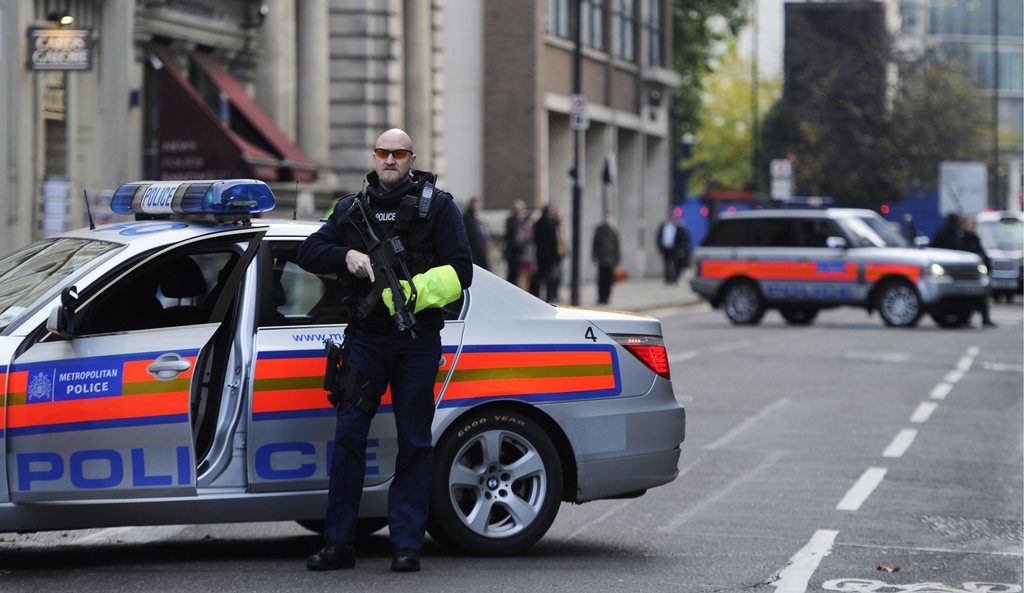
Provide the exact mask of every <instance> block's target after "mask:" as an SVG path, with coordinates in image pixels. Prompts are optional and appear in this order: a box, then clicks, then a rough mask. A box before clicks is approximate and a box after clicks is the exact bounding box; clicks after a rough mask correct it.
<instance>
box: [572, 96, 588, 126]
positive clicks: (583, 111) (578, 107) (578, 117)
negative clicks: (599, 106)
mask: <svg viewBox="0 0 1024 593" xmlns="http://www.w3.org/2000/svg"><path fill="white" fill-rule="evenodd" d="M570 101H571V103H572V105H571V107H570V110H569V125H570V127H572V129H574V130H586V129H587V128H589V127H590V118H589V117H587V96H586V95H584V94H582V93H574V94H573V95H570Z"/></svg>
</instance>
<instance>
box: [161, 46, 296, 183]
mask: <svg viewBox="0 0 1024 593" xmlns="http://www.w3.org/2000/svg"><path fill="white" fill-rule="evenodd" d="M150 49H151V50H152V51H153V53H154V54H155V55H156V56H157V57H158V58H159V59H160V61H161V62H162V65H161V67H160V68H158V70H157V77H158V82H157V105H156V109H157V129H156V136H157V139H158V142H157V176H158V177H159V178H160V179H226V178H232V177H236V178H237V177H250V178H255V179H261V180H264V181H277V180H278V179H280V176H279V173H278V166H279V161H280V159H278V158H277V157H276V156H275V155H273V154H271V153H270V152H268V151H266V150H263V149H261V148H259V147H258V146H256V145H254V144H253V143H251V142H249V141H247V140H245V139H244V138H242V136H240V135H239V134H238V133H236V132H234V131H233V130H231V129H230V128H228V127H227V126H226V125H225V124H224V122H222V121H221V119H220V118H219V117H217V114H216V113H214V111H213V110H212V109H211V108H210V107H209V106H208V105H207V104H206V103H205V102H204V101H203V99H202V97H200V96H199V94H198V93H197V92H196V90H195V89H194V88H192V85H191V84H189V82H188V80H186V79H185V77H184V76H183V75H182V74H181V72H180V71H179V70H178V69H177V68H176V67H175V65H174V60H173V59H172V57H171V55H170V53H169V52H168V51H167V50H166V49H165V48H162V47H160V46H151V48H150Z"/></svg>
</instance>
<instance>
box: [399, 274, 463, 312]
mask: <svg viewBox="0 0 1024 593" xmlns="http://www.w3.org/2000/svg"><path fill="white" fill-rule="evenodd" d="M399 283H400V284H401V285H402V292H403V293H405V295H404V298H403V300H406V301H407V300H409V295H410V294H412V291H411V290H410V289H409V283H408V282H406V281H405V280H399ZM412 283H413V286H415V287H416V303H415V304H414V306H413V311H412V312H413V314H416V313H419V312H420V311H422V310H424V309H426V308H427V307H435V308H440V307H443V306H445V305H447V304H448V303H453V302H455V301H457V300H459V297H460V296H462V284H460V283H459V275H458V274H456V273H455V268H453V267H451V266H450V265H447V266H438V267H436V268H430V269H429V270H427V271H426V272H423V273H422V274H416V275H415V276H413V277H412ZM380 297H381V300H383V301H384V305H385V306H386V307H387V308H388V313H390V314H391V315H394V314H395V302H394V298H393V296H392V294H391V289H390V288H385V289H384V290H382V291H381V295H380Z"/></svg>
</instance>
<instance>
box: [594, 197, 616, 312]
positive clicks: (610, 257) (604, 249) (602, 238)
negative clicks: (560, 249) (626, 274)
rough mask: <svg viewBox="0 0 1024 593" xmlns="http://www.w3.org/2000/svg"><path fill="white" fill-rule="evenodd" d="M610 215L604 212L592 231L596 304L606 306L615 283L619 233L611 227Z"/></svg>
mask: <svg viewBox="0 0 1024 593" xmlns="http://www.w3.org/2000/svg"><path fill="white" fill-rule="evenodd" d="M612 220H613V219H612V214H611V212H606V213H605V215H604V219H603V220H602V221H601V224H600V225H599V226H598V227H597V228H596V229H594V244H593V251H592V254H593V259H594V262H595V263H596V264H597V302H598V304H600V305H606V304H608V300H609V299H611V296H612V283H614V282H615V266H617V265H619V261H620V260H621V252H620V251H619V232H618V231H616V230H615V227H613V226H612Z"/></svg>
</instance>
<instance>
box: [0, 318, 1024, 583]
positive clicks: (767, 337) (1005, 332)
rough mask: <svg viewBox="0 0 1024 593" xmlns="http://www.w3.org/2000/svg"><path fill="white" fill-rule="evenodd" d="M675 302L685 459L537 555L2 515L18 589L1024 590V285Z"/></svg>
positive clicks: (1, 578) (2, 559) (564, 513)
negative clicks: (939, 315) (988, 308)
mask: <svg viewBox="0 0 1024 593" xmlns="http://www.w3.org/2000/svg"><path fill="white" fill-rule="evenodd" d="M657 315H658V316H659V317H660V318H662V320H663V323H664V329H665V334H666V341H667V343H668V346H669V353H670V360H671V363H672V378H673V383H674V385H675V389H676V395H677V397H678V398H679V400H680V401H682V402H683V403H684V405H686V407H687V414H688V426H687V429H688V431H687V440H686V442H685V443H684V444H683V453H682V457H681V459H680V461H679V470H680V474H679V477H678V479H676V480H675V481H674V482H672V483H671V484H669V485H667V486H663V487H661V488H657V489H654V490H651V491H650V492H648V493H647V494H646V495H645V496H643V497H640V498H637V499H632V500H613V501H601V502H595V503H589V504H585V505H579V506H573V505H566V504H563V505H562V509H561V512H560V514H559V516H558V519H557V520H556V521H555V524H554V526H553V527H552V529H551V531H550V532H549V533H548V535H547V536H546V537H545V538H544V539H543V540H542V541H541V542H540V543H539V544H538V545H537V546H535V547H534V548H533V549H532V550H531V551H530V553H529V554H527V555H524V556H521V557H515V558H467V557H461V556H456V555H453V554H451V553H449V552H447V551H446V550H444V549H442V548H439V547H437V546H436V545H434V544H432V543H428V546H427V547H426V549H425V550H424V553H425V557H424V571H423V572H421V573H418V574H403V575H396V574H392V573H390V572H388V565H389V560H390V556H389V547H388V542H387V538H386V536H385V535H384V534H381V535H377V536H374V537H373V538H371V540H370V541H369V542H368V543H367V544H366V545H365V546H364V547H363V548H362V549H361V550H360V556H359V560H358V565H357V567H356V569H355V570H351V571H341V572H334V573H311V572H308V571H306V569H305V565H304V557H305V555H306V554H308V553H310V552H312V551H314V550H315V549H316V548H317V547H318V545H319V538H318V537H317V536H315V535H312V534H310V533H308V532H306V531H305V530H303V529H302V528H300V527H298V526H296V525H293V524H290V523H274V524H244V525H200V526H180V527H159V528H116V529H104V530H86V531H69V532H55V533H42V534H25V535H16V534H0V538H2V541H0V591H3V592H5V593H6V592H11V593H13V592H20V591H47V592H52V591H76V592H80V593H84V592H104V593H112V592H116V591H133V592H134V591H188V592H195V591H218V592H221V593H230V592H235V591H239V592H241V591H246V592H249V591H296V590H301V591H304V592H310V593H311V592H315V591H339V590H343V591H375V592H376V591H380V592H383V591H466V592H469V591H472V592H474V593H476V592H486V591H587V592H588V593H591V592H602V591H630V592H640V591H652V592H685V593H702V592H708V593H710V592H720V591H728V592H732V591H754V592H760V591H764V592H773V591H774V592H778V593H790V592H800V591H849V592H859V591H878V592H882V593H899V592H903V591H906V592H910V591H915V592H926V591H927V592H936V593H956V592H962V593H1005V592H1010V591H1020V590H1021V584H1022V573H1024V569H1022V563H1024V541H1022V518H1024V437H1022V426H1024V406H1022V398H1024V329H1022V311H1021V308H1020V306H1019V305H1013V306H1010V305H998V306H994V308H993V316H994V318H995V320H996V322H997V323H999V324H1000V327H999V328H997V329H994V330H981V329H960V330H940V329H938V328H936V327H935V326H934V325H933V324H932V323H931V322H930V321H927V320H926V321H923V322H922V323H921V326H920V327H918V328H915V329H911V330H895V329H887V328H885V327H883V325H882V323H881V321H880V320H879V319H878V318H877V316H876V317H868V316H867V315H866V314H865V313H864V312H863V311H858V310H852V309H851V310H839V311H829V312H825V313H823V314H822V315H821V316H820V317H819V318H818V320H817V321H816V323H815V324H814V325H812V326H810V327H802V328H798V327H790V326H787V325H785V324H783V322H782V320H781V318H780V317H779V316H778V315H777V314H776V313H769V314H768V316H767V317H766V318H765V320H764V322H763V323H762V324H761V325H760V326H757V327H750V328H741V327H733V326H731V325H729V323H728V322H727V321H726V320H725V318H724V316H723V315H722V314H721V312H715V311H708V310H707V309H705V308H702V307H696V308H690V309H684V310H663V311H659V312H657ZM385 533H386V532H385Z"/></svg>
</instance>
